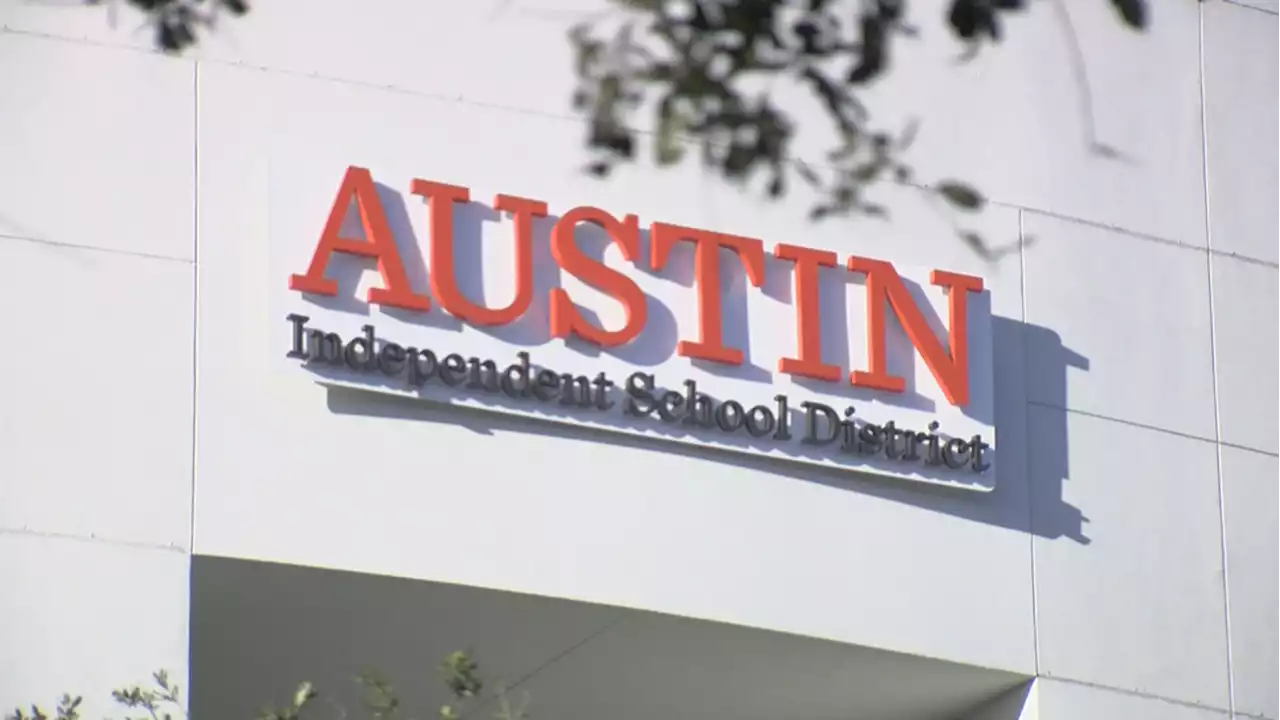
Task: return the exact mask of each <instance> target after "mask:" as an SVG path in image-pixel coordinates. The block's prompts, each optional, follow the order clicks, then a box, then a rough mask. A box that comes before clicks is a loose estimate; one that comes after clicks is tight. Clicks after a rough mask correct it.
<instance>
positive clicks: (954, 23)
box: [947, 0, 991, 40]
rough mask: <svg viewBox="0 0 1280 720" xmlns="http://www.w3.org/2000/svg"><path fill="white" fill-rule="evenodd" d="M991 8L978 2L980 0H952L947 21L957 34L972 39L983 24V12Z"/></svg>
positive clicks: (987, 11)
mask: <svg viewBox="0 0 1280 720" xmlns="http://www.w3.org/2000/svg"><path fill="white" fill-rule="evenodd" d="M990 12H991V10H990V9H988V8H986V7H984V6H982V5H979V4H978V0H952V2H951V10H950V11H949V12H948V13H947V23H948V24H950V25H951V29H952V30H954V31H955V33H956V35H959V36H960V37H962V38H964V39H965V40H972V39H973V38H975V37H977V35H978V28H979V26H980V25H981V24H982V15H983V13H990Z"/></svg>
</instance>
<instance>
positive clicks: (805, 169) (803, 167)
mask: <svg viewBox="0 0 1280 720" xmlns="http://www.w3.org/2000/svg"><path fill="white" fill-rule="evenodd" d="M796 173H797V174H799V175H800V178H801V179H802V180H804V181H805V182H807V183H809V184H810V185H812V186H813V187H819V186H820V185H822V180H821V178H819V177H818V173H816V172H814V171H813V168H811V167H809V165H808V164H807V163H805V162H802V161H800V160H797V161H796Z"/></svg>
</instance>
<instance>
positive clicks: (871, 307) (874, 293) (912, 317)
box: [848, 256, 982, 405]
mask: <svg viewBox="0 0 1280 720" xmlns="http://www.w3.org/2000/svg"><path fill="white" fill-rule="evenodd" d="M848 267H849V270H851V271H853V272H856V273H863V274H865V275H866V276H867V283H866V286H867V355H868V358H867V360H868V362H867V365H868V370H867V371H865V372H864V371H861V370H855V371H853V372H852V373H850V375H849V382H850V383H851V384H853V385H859V386H862V387H869V388H874V389H877V390H886V391H889V392H899V393H900V392H902V391H903V390H905V389H906V381H905V380H903V379H902V378H901V377H897V376H895V375H890V374H889V368H888V361H887V359H886V355H887V351H886V342H887V338H886V336H885V332H886V330H887V328H886V327H885V312H884V307H885V304H886V303H887V304H888V305H889V307H891V308H893V313H894V315H896V316H897V317H898V321H899V322H901V323H902V328H903V330H905V331H906V333H907V338H908V339H910V340H911V344H912V345H913V346H914V347H915V349H916V352H918V353H920V356H921V357H922V358H924V362H925V364H926V365H928V366H929V371H930V372H932V373H933V377H934V379H935V380H937V382H938V387H939V388H941V389H942V394H943V395H945V396H946V398H947V402H949V403H951V404H952V405H967V404H968V403H969V329H968V322H967V320H968V298H969V293H977V292H982V280H981V279H980V278H976V277H971V276H969V275H959V274H956V273H949V272H943V271H941V270H934V271H933V272H932V273H930V275H929V282H931V283H933V284H934V285H937V286H939V287H942V288H945V289H946V291H947V305H948V312H947V314H948V315H949V316H950V317H949V320H950V328H948V330H947V336H948V337H947V344H948V346H949V347H948V348H944V347H942V343H941V341H940V340H939V339H938V337H937V336H936V335H934V333H933V330H932V328H930V327H929V323H928V321H927V320H925V317H924V315H923V314H922V313H921V312H920V308H919V307H917V306H916V303H915V301H914V300H913V299H912V298H911V292H910V291H909V290H907V286H906V285H905V284H903V282H902V277H901V276H899V275H898V271H897V270H895V269H894V267H893V265H892V264H890V263H887V262H884V261H883V260H871V259H868V258H864V257H858V256H853V257H851V258H849V264H848Z"/></svg>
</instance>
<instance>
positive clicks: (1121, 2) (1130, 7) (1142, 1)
mask: <svg viewBox="0 0 1280 720" xmlns="http://www.w3.org/2000/svg"><path fill="white" fill-rule="evenodd" d="M1111 7H1113V8H1115V9H1116V12H1118V13H1120V19H1121V20H1123V21H1124V24H1125V25H1128V26H1129V27H1131V28H1133V29H1134V30H1146V29H1147V0H1111Z"/></svg>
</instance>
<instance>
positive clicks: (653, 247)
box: [649, 223, 764, 365]
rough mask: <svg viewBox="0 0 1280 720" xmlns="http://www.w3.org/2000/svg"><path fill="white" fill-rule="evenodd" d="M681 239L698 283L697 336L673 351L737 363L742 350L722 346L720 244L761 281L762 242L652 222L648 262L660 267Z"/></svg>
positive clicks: (755, 281) (756, 281)
mask: <svg viewBox="0 0 1280 720" xmlns="http://www.w3.org/2000/svg"><path fill="white" fill-rule="evenodd" d="M682 240H690V241H692V242H693V243H694V245H695V247H696V249H695V250H694V256H693V258H694V260H693V276H694V283H695V284H696V285H697V286H698V326H699V328H698V340H697V341H696V342H690V341H688V340H681V341H680V342H678V343H676V354H677V355H680V356H682V357H687V358H699V359H702V360H711V361H713V362H718V363H724V364H726V365H741V364H742V351H741V350H738V349H737V348H729V347H725V346H724V338H723V332H722V330H723V328H722V327H721V324H720V248H728V249H730V250H733V251H734V252H736V253H737V254H738V257H739V258H740V259H741V260H742V264H743V266H744V267H745V268H746V270H747V279H748V280H750V281H751V284H752V285H755V286H756V287H760V286H761V285H763V284H764V243H762V242H760V241H759V240H757V239H755V238H746V237H738V236H736V235H724V234H721V233H713V232H710V231H709V230H697V229H695V228H687V227H681V226H679V225H668V224H666V223H653V225H652V226H650V228H649V242H650V246H649V266H650V267H651V268H653V269H654V270H661V269H662V267H663V266H664V265H666V264H667V256H668V255H670V254H671V248H672V246H673V245H675V244H676V243H678V242H680V241H682Z"/></svg>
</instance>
